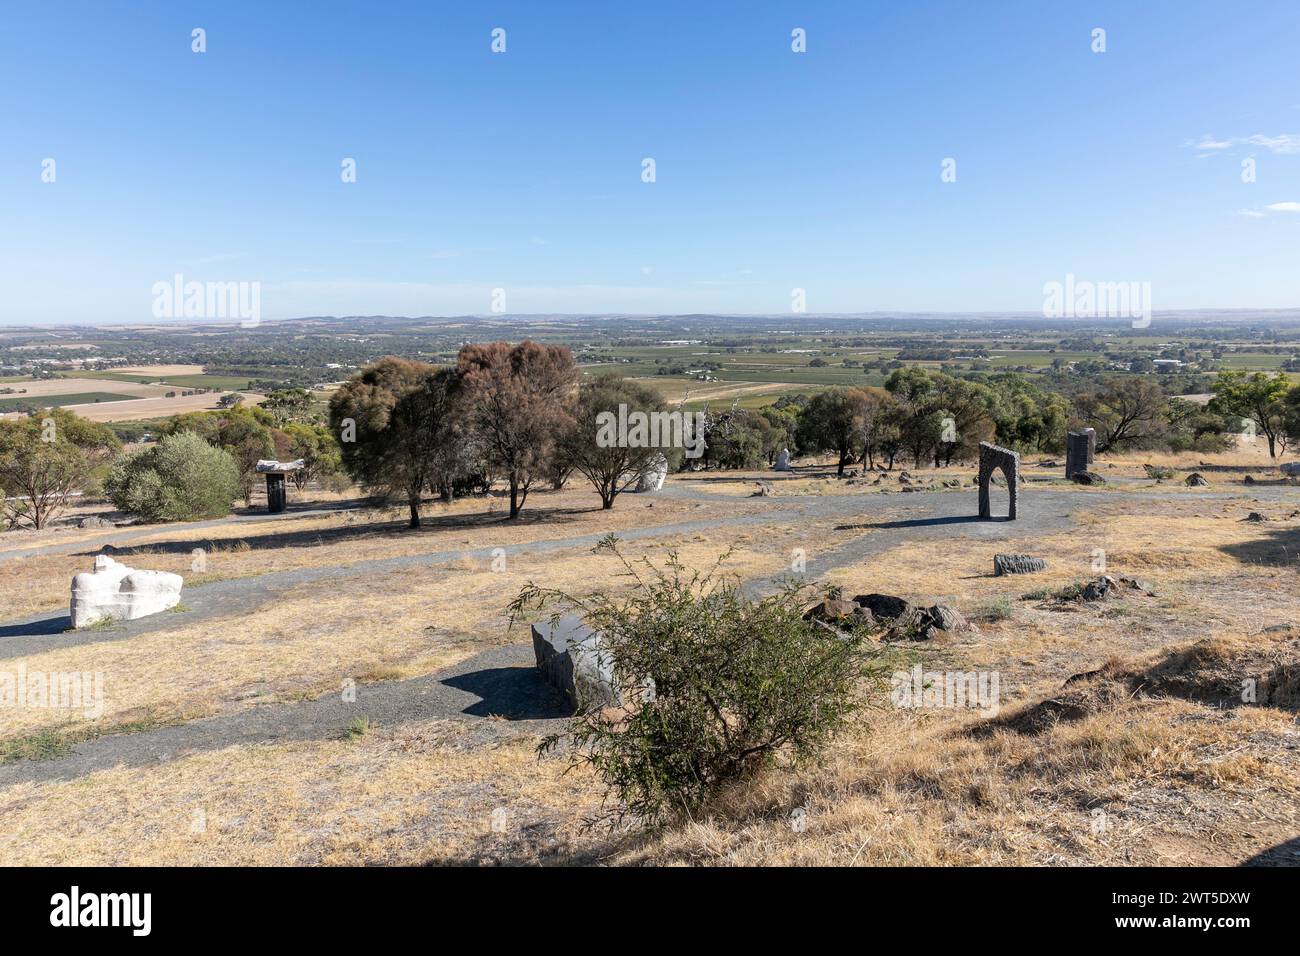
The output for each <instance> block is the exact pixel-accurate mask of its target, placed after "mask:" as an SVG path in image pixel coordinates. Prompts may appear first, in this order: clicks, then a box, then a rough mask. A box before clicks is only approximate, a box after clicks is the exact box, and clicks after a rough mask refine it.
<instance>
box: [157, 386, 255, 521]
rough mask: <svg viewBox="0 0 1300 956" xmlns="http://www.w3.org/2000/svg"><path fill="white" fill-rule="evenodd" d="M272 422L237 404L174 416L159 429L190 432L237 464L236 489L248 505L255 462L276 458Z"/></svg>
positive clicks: (251, 494) (253, 481)
mask: <svg viewBox="0 0 1300 956" xmlns="http://www.w3.org/2000/svg"><path fill="white" fill-rule="evenodd" d="M273 424H274V419H272V417H271V416H270V414H269V413H267V412H265V411H263V410H262V409H260V408H258V407H256V406H251V407H250V406H245V405H236V406H232V407H230V408H223V409H218V410H217V411H213V412H188V413H186V414H184V415H176V416H173V417H172V418H170V419H168V420H167V421H166V422H164V423H163V425H162V427H161V428H160V429H159V431H160V433H161V434H163V435H176V434H179V433H180V432H193V433H194V434H196V435H198V436H199V437H200V438H202V439H203V440H204V441H206V442H207V443H208V444H209V445H211V446H212V447H214V448H220V449H221V450H222V451H225V452H228V453H229V454H230V455H231V456H232V457H233V458H234V459H235V463H236V464H237V465H239V488H240V492H241V495H242V497H243V499H244V504H245V505H248V504H251V503H252V500H253V488H254V487H256V485H257V463H258V461H260V460H262V459H263V458H272V457H274V455H275V438H274V435H273V434H272V425H273Z"/></svg>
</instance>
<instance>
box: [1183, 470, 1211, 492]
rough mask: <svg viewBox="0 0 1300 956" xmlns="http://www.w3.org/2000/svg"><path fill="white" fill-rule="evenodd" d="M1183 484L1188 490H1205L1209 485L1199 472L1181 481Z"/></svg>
mask: <svg viewBox="0 0 1300 956" xmlns="http://www.w3.org/2000/svg"><path fill="white" fill-rule="evenodd" d="M1183 484H1185V485H1187V487H1189V488H1206V487H1209V484H1210V483H1209V482H1208V481H1206V480H1205V476H1204V475H1202V474H1201V473H1200V472H1199V471H1194V472H1192V473H1191V474H1190V475H1188V476H1187V477H1186V478H1185V479H1183Z"/></svg>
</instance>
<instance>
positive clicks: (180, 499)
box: [104, 431, 240, 521]
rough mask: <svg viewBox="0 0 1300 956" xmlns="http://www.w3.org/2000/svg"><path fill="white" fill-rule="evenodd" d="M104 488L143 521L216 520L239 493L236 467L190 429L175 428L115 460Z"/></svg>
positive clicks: (228, 511)
mask: <svg viewBox="0 0 1300 956" xmlns="http://www.w3.org/2000/svg"><path fill="white" fill-rule="evenodd" d="M104 489H105V491H106V492H107V493H108V496H109V498H110V499H111V500H112V502H113V504H114V505H116V506H117V507H118V509H119V510H121V511H124V512H126V513H127V514H131V515H136V516H138V517H140V518H143V519H145V520H146V521H192V520H194V519H196V518H220V517H224V516H225V515H228V514H230V505H231V502H233V501H234V500H235V498H236V497H237V496H238V495H239V494H240V476H239V465H238V464H237V463H236V462H235V459H234V457H233V456H232V455H231V454H230V453H229V452H226V451H222V450H221V449H220V448H214V447H212V446H211V445H209V444H208V443H207V442H206V441H204V440H203V439H202V438H201V437H200V436H199V435H197V434H195V433H194V432H190V431H183V432H177V433H175V434H172V435H166V436H164V437H163V438H161V439H160V440H159V441H158V443H157V444H155V445H151V446H150V447H148V448H143V449H140V450H138V451H135V452H132V453H131V454H129V455H126V456H124V457H122V458H120V459H118V460H117V461H116V462H115V463H114V464H113V467H112V468H111V469H110V470H109V473H108V478H107V479H106V480H105V482H104Z"/></svg>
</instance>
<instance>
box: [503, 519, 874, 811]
mask: <svg viewBox="0 0 1300 956" xmlns="http://www.w3.org/2000/svg"><path fill="white" fill-rule="evenodd" d="M598 550H600V551H609V552H613V554H614V555H615V556H617V557H618V558H619V559H621V560H622V563H623V566H624V569H625V570H626V572H627V573H628V577H630V578H631V579H632V581H633V582H634V583H633V585H632V587H631V593H628V592H627V590H626V589H620V590H619V591H618V592H616V593H611V592H609V591H604V590H598V591H597V592H596V593H595V594H594V595H590V596H587V595H584V596H582V597H581V598H578V597H574V596H572V595H570V594H567V593H565V592H562V591H557V590H552V589H544V588H539V587H537V586H536V585H531V584H530V585H529V586H528V587H526V588H525V589H524V590H523V591H522V592H520V594H519V596H518V597H517V598H516V599H515V601H514V602H513V603H512V605H511V611H512V615H511V620H512V622H513V621H514V620H515V619H516V618H517V617H519V616H520V615H521V614H523V613H525V612H531V611H535V610H537V609H541V608H544V607H547V606H558V607H560V608H568V609H570V610H572V611H574V612H576V613H577V614H579V615H581V617H582V618H583V620H584V623H585V624H586V625H587V626H588V627H590V628H591V630H592V631H594V632H596V633H599V634H600V635H601V641H602V645H601V647H602V653H603V654H604V655H606V656H607V659H608V661H609V662H610V664H611V676H612V681H611V683H612V685H613V687H614V689H615V690H616V691H617V692H618V693H619V694H620V696H621V697H622V699H623V701H624V702H625V705H626V706H625V709H624V712H623V713H622V714H621V715H620V717H619V718H618V719H616V720H611V719H609V717H608V712H607V711H603V710H602V709H601V708H599V707H588V706H583V707H580V709H579V711H578V713H577V714H576V715H575V717H574V718H573V720H572V721H571V722H570V723H569V726H568V728H567V729H566V731H564V733H563V734H556V735H553V736H550V737H547V738H546V739H544V740H543V741H542V743H541V745H540V746H539V748H538V749H539V752H546V751H549V750H552V749H554V748H557V747H559V745H560V744H561V743H562V742H567V743H568V744H569V746H568V747H566V748H565V752H566V753H567V755H568V758H569V760H570V761H571V762H572V764H573V765H575V766H576V765H582V764H587V765H590V767H591V768H592V769H593V770H594V771H595V774H596V777H597V779H599V780H600V781H601V782H602V783H603V784H604V786H605V787H606V789H607V792H608V795H609V796H610V797H611V798H612V800H611V801H610V803H611V805H612V807H613V809H612V811H611V812H610V817H611V822H613V823H617V822H620V821H622V820H623V819H624V818H626V817H629V816H630V817H632V818H633V819H636V820H639V821H641V822H644V823H646V824H650V825H654V824H657V823H665V822H673V821H677V820H680V819H692V818H696V817H697V816H698V814H699V812H700V811H701V809H703V808H704V807H705V806H706V805H707V804H708V803H709V802H710V801H711V800H712V799H714V798H715V797H717V795H718V794H719V793H721V792H722V791H723V790H725V789H726V788H727V787H728V786H732V785H734V784H735V783H737V782H738V781H744V780H747V779H752V778H753V776H754V775H755V774H756V773H759V772H761V771H762V770H764V769H765V768H769V767H772V766H774V765H777V764H778V761H779V760H780V759H781V758H784V759H785V760H787V761H789V762H790V763H796V764H797V763H799V762H805V761H811V760H813V759H815V758H816V757H817V756H818V755H819V753H820V752H821V751H822V749H823V748H824V747H825V746H826V744H827V743H828V742H829V741H830V740H831V738H832V737H833V736H834V735H835V734H836V733H838V732H839V731H840V730H841V729H842V728H843V727H845V726H846V724H847V722H848V719H849V718H850V716H851V715H852V714H853V713H854V712H855V711H856V710H857V709H858V708H859V707H860V706H861V693H860V683H861V681H862V680H863V679H864V677H869V676H874V675H872V674H871V671H872V668H871V666H870V665H869V664H868V662H867V660H866V659H865V655H864V654H863V645H864V643H865V638H866V635H865V632H863V631H862V630H861V629H855V630H853V631H850V632H847V633H836V632H835V631H833V630H830V629H828V628H826V627H823V626H821V625H820V624H818V623H816V622H814V621H809V620H805V619H804V610H805V608H806V607H807V596H806V594H805V593H804V592H803V591H802V590H801V589H800V588H798V587H796V586H794V585H790V586H787V587H785V588H782V589H781V590H779V591H778V592H777V593H775V594H771V595H767V596H764V597H761V598H757V597H754V596H752V595H750V594H748V593H747V592H746V591H745V589H743V588H742V587H741V586H740V583H739V581H738V580H736V579H734V578H731V577H726V576H723V575H721V574H718V573H717V569H716V568H715V569H714V570H713V571H709V572H700V571H691V570H690V569H687V568H686V567H684V566H683V565H682V564H681V563H680V562H679V561H678V560H677V557H676V555H673V556H671V557H670V559H669V562H668V565H667V567H664V568H660V567H656V566H654V565H651V564H649V563H648V562H645V563H641V562H637V563H633V562H631V561H629V560H627V559H626V558H624V557H623V556H622V555H621V554H619V552H618V550H617V539H616V538H614V537H613V536H612V535H610V536H609V537H607V538H606V539H605V540H604V541H602V542H601V544H600V546H598ZM723 557H724V558H725V557H726V556H725V555H724V556H723ZM557 616H558V615H557ZM650 690H653V693H649V692H648V691H650Z"/></svg>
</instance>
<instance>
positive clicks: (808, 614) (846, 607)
mask: <svg viewBox="0 0 1300 956" xmlns="http://www.w3.org/2000/svg"><path fill="white" fill-rule="evenodd" d="M803 617H804V620H805V621H822V622H824V623H826V624H836V625H841V626H843V625H848V626H852V627H871V626H873V625H874V624H875V623H876V619H875V617H874V616H873V615H872V613H871V612H870V611H869V610H867V609H866V608H865V607H862V606H860V605H858V604H855V603H854V602H852V601H845V600H843V599H841V598H826V599H825V600H822V601H818V602H817V603H816V604H814V605H813V606H812V607H810V608H809V609H808V610H807V611H805V612H804V615H803Z"/></svg>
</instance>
